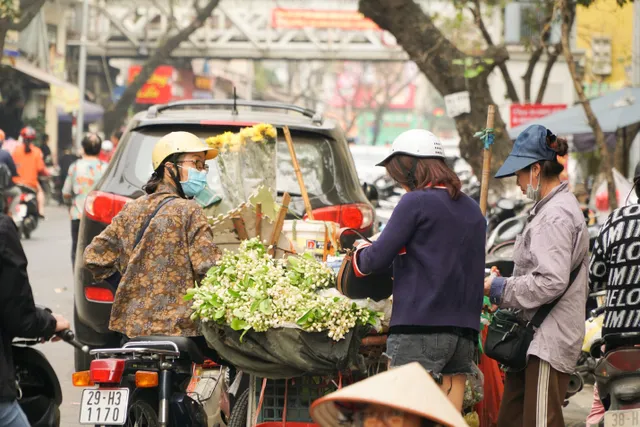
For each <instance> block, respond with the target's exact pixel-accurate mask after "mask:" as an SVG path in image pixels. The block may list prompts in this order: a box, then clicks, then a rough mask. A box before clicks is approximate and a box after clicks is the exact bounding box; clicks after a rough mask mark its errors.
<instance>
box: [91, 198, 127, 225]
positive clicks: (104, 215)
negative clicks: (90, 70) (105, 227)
mask: <svg viewBox="0 0 640 427" xmlns="http://www.w3.org/2000/svg"><path fill="white" fill-rule="evenodd" d="M130 200H131V199H130V198H128V197H123V196H118V195H117V194H112V193H105V192H103V191H92V192H91V193H89V195H88V196H87V200H86V201H85V203H84V211H85V212H86V213H87V216H88V217H89V218H91V219H92V220H94V221H98V222H101V223H103V224H111V221H112V220H113V218H114V217H115V216H116V215H118V213H119V212H120V211H121V210H122V208H123V207H124V205H125V204H126V203H127V202H128V201H130Z"/></svg>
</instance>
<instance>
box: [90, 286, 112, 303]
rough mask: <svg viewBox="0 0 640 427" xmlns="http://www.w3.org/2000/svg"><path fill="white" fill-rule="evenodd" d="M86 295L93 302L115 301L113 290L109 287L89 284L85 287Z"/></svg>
mask: <svg viewBox="0 0 640 427" xmlns="http://www.w3.org/2000/svg"><path fill="white" fill-rule="evenodd" d="M84 297H85V298H86V299H87V300H88V301H91V302H113V300H114V298H113V292H111V289H108V288H99V287H97V286H87V287H86V288H84Z"/></svg>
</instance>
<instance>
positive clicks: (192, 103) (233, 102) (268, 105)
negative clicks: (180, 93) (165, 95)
mask: <svg viewBox="0 0 640 427" xmlns="http://www.w3.org/2000/svg"><path fill="white" fill-rule="evenodd" d="M236 106H239V107H256V108H264V109H272V110H286V111H294V112H296V113H300V114H302V115H303V116H305V117H309V118H310V119H311V120H312V121H313V123H316V124H322V121H323V118H322V114H320V113H318V112H316V111H314V110H310V109H308V108H303V107H298V106H297V105H291V104H284V103H282V102H267V101H247V100H242V99H219V100H215V99H188V100H183V101H174V102H169V103H168V104H161V105H153V106H151V107H149V109H148V110H147V117H148V118H150V119H153V118H156V117H158V114H159V113H161V112H163V111H165V110H171V109H174V108H184V107H233V108H234V109H235V107H236Z"/></svg>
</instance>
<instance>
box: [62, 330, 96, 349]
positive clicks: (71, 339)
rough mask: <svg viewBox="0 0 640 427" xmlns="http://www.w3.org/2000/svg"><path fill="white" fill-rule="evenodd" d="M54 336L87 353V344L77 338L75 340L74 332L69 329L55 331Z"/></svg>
mask: <svg viewBox="0 0 640 427" xmlns="http://www.w3.org/2000/svg"><path fill="white" fill-rule="evenodd" d="M56 336H57V337H59V338H60V339H61V340H62V341H64V342H66V343H69V344H71V345H72V346H74V347H75V348H77V349H78V350H80V351H82V352H84V353H89V346H88V345H84V344H82V343H81V342H79V341H78V340H76V334H74V333H73V331H72V330H71V329H64V330H62V331H60V332H57V333H56Z"/></svg>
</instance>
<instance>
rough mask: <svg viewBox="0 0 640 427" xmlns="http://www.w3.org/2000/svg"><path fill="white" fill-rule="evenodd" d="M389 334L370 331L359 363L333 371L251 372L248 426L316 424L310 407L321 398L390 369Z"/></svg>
mask: <svg viewBox="0 0 640 427" xmlns="http://www.w3.org/2000/svg"><path fill="white" fill-rule="evenodd" d="M386 338H387V336H386V335H369V336H367V337H365V338H364V339H363V340H362V344H361V346H360V349H359V352H358V353H359V359H360V360H359V362H360V363H359V364H358V365H359V366H358V368H356V369H349V370H346V371H344V372H336V373H335V374H332V375H323V376H321V375H302V376H299V377H295V378H289V379H277V380H273V379H266V378H259V377H257V376H255V375H252V376H251V380H250V383H249V391H248V411H247V424H246V425H247V426H256V427H275V426H276V424H277V425H278V426H283V425H285V426H287V427H308V426H311V425H313V421H312V419H311V416H310V415H309V408H310V407H311V404H312V403H313V402H314V401H316V400H317V399H319V398H321V397H323V396H325V395H327V394H329V393H332V392H334V391H336V390H338V389H340V388H341V387H342V386H346V385H349V384H352V383H354V382H357V381H359V380H362V379H364V378H367V377H369V376H373V375H376V374H378V373H380V372H382V371H384V370H386V369H387V357H386V355H385V354H384V348H385V346H386Z"/></svg>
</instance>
